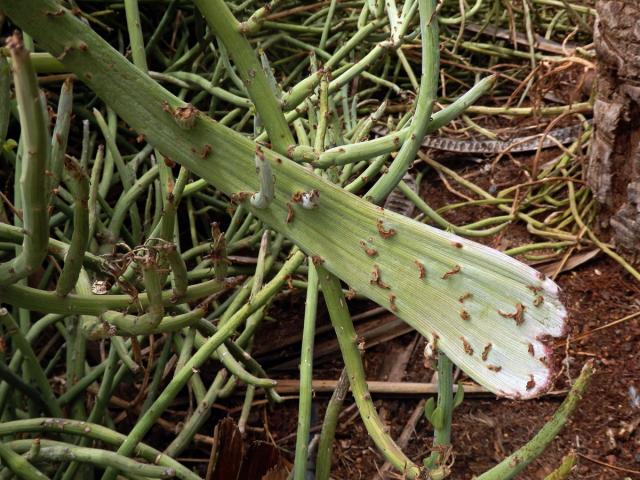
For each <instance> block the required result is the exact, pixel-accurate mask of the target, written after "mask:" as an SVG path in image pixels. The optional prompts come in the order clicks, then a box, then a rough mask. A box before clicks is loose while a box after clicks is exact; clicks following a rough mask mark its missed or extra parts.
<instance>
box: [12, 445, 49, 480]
mask: <svg viewBox="0 0 640 480" xmlns="http://www.w3.org/2000/svg"><path fill="white" fill-rule="evenodd" d="M0 459H2V462H3V463H5V464H6V465H7V467H9V469H10V470H11V471H12V472H13V473H14V474H15V475H16V476H17V477H19V478H22V479H23V480H49V477H47V476H46V475H45V474H44V473H42V472H41V471H40V470H38V469H37V468H36V467H34V466H33V465H31V463H30V462H29V460H27V459H26V458H24V457H23V456H21V455H19V454H17V453H16V452H14V451H13V450H12V449H11V447H10V446H9V445H8V444H6V443H2V442H0Z"/></svg>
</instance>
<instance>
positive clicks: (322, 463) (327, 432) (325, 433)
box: [316, 368, 349, 480]
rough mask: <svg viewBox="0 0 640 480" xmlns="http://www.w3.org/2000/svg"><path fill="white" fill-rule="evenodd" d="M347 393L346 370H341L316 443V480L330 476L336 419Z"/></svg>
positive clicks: (326, 479)
mask: <svg viewBox="0 0 640 480" xmlns="http://www.w3.org/2000/svg"><path fill="white" fill-rule="evenodd" d="M348 393H349V375H348V374H347V369H346V368H345V369H343V370H342V373H341V374H340V378H339V379H338V383H337V384H336V389H335V390H334V391H333V394H332V395H331V399H330V400H329V404H328V405H327V411H326V412H325V414H324V420H323V422H322V430H321V431H320V441H319V443H318V455H317V458H316V480H329V476H330V475H331V454H332V453H333V440H334V438H335V434H336V427H337V425H338V417H339V415H340V410H342V404H343V403H344V399H345V398H346V396H347V394H348Z"/></svg>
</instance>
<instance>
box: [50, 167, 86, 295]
mask: <svg viewBox="0 0 640 480" xmlns="http://www.w3.org/2000/svg"><path fill="white" fill-rule="evenodd" d="M64 164H65V167H66V169H67V170H68V172H69V182H70V184H71V185H72V186H73V189H72V190H73V193H74V197H75V202H74V204H73V206H74V208H73V236H72V237H71V245H69V250H68V251H67V254H66V255H65V257H64V266H63V268H62V273H61V274H60V278H59V279H58V283H57V285H56V293H57V294H58V295H60V296H61V297H64V296H66V295H67V294H68V293H69V292H71V290H73V287H75V285H76V282H77V281H78V276H79V275H80V270H81V269H82V261H83V259H84V254H85V252H86V250H87V245H88V243H89V208H88V202H89V178H88V177H87V174H86V172H85V171H84V170H83V168H82V167H81V166H80V164H79V163H78V162H76V161H75V160H73V159H72V158H70V157H67V158H65V161H64Z"/></svg>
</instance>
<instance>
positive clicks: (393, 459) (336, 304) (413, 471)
mask: <svg viewBox="0 0 640 480" xmlns="http://www.w3.org/2000/svg"><path fill="white" fill-rule="evenodd" d="M317 269H318V278H319V280H320V286H321V287H322V294H323V296H324V299H325V303H326V304H327V309H328V310H329V316H330V317H331V323H332V324H333V328H334V330H335V332H336V336H337V337H338V343H339V344H340V350H341V352H342V358H343V360H344V365H345V368H346V369H347V372H348V374H349V383H350V384H351V391H352V392H353V397H354V399H355V401H356V404H357V405H358V411H359V412H360V417H361V418H362V422H363V423H364V425H365V428H366V429H367V432H368V433H369V437H371V439H372V440H373V442H374V443H375V444H376V446H377V447H378V449H379V450H380V451H381V453H382V455H383V456H384V458H385V459H386V460H387V461H388V462H389V463H390V464H391V465H393V466H394V467H395V468H396V469H398V470H399V471H400V472H402V473H403V474H404V475H405V476H406V477H407V478H416V477H419V476H420V474H421V471H422V469H421V468H420V467H419V466H417V465H416V464H414V463H413V462H412V461H411V460H409V458H408V457H407V456H406V455H405V454H404V453H403V452H402V450H401V449H400V448H399V447H398V446H397V445H396V444H395V442H394V441H393V440H392V439H391V437H390V436H389V434H388V433H387V432H386V431H385V427H384V425H383V424H382V421H381V420H380V417H379V416H378V412H377V411H376V408H375V406H374V405H373V401H372V400H371V395H370V394H369V388H368V387H367V382H366V380H365V373H364V367H363V365H362V358H361V356H360V351H359V349H358V342H359V340H358V335H357V334H356V331H355V329H354V328H353V322H352V321H351V315H350V314H349V310H348V308H347V304H346V301H345V298H344V295H343V293H342V287H341V286H340V281H339V280H338V279H337V278H336V277H335V276H334V275H332V274H331V273H329V272H328V271H327V270H326V269H325V268H324V267H322V266H321V265H320V266H317Z"/></svg>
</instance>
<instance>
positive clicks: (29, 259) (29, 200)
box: [0, 34, 50, 285]
mask: <svg viewBox="0 0 640 480" xmlns="http://www.w3.org/2000/svg"><path fill="white" fill-rule="evenodd" d="M8 46H9V50H10V52H11V59H12V62H13V63H12V69H13V80H14V84H15V90H16V100H17V102H18V107H19V114H20V124H21V125H22V132H21V137H22V141H21V144H22V143H23V142H24V148H23V161H22V173H21V176H20V190H16V193H17V192H18V191H19V192H20V195H21V197H22V202H21V203H22V227H23V230H24V232H25V235H24V237H23V241H22V251H21V252H20V254H19V255H18V256H16V257H15V258H14V259H12V260H9V261H8V262H5V263H2V264H0V285H11V284H15V283H16V282H17V281H18V280H20V279H22V278H25V277H27V276H28V275H30V274H31V273H33V272H34V271H35V270H36V269H37V268H38V267H39V266H40V264H41V263H42V261H43V260H44V258H45V256H46V254H47V240H48V238H49V235H48V231H49V219H48V212H47V202H48V194H47V186H48V184H49V181H48V177H47V176H46V175H45V170H46V168H47V166H48V164H49V150H50V148H49V141H48V135H47V119H46V118H45V111H46V110H45V108H44V105H43V104H42V99H41V97H40V91H39V90H38V83H37V79H36V74H35V72H34V70H33V66H32V64H31V60H30V57H29V52H28V50H26V49H25V48H24V46H23V45H22V42H21V39H20V37H19V35H18V34H15V35H14V36H13V37H11V38H10V40H9V41H8Z"/></svg>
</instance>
